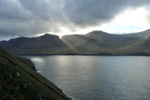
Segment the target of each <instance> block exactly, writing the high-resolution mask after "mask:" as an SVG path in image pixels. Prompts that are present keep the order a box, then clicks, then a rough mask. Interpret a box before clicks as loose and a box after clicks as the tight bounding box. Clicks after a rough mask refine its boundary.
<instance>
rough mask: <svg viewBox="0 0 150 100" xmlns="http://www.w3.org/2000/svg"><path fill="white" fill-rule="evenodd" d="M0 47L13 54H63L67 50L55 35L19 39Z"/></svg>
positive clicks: (2, 44) (6, 42) (2, 43)
mask: <svg viewBox="0 0 150 100" xmlns="http://www.w3.org/2000/svg"><path fill="white" fill-rule="evenodd" d="M0 46H1V47H3V48H5V49H6V50H8V51H9V52H11V53H14V54H65V53H66V52H67V53H68V52H70V51H69V50H70V49H69V48H68V47H67V46H66V45H65V44H64V43H63V42H62V40H61V39H60V38H59V37H58V36H56V35H50V34H45V35H43V36H40V37H34V38H26V37H19V38H15V39H11V40H9V41H2V42H0Z"/></svg>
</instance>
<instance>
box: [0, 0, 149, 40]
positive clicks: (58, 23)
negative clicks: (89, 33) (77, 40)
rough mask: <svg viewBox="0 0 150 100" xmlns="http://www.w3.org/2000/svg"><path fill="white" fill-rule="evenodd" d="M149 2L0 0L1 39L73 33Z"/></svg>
mask: <svg viewBox="0 0 150 100" xmlns="http://www.w3.org/2000/svg"><path fill="white" fill-rule="evenodd" d="M149 5H150V1H149V0H32V1H31V0H0V37H1V38H5V37H15V36H34V35H36V34H39V33H44V32H55V33H56V32H58V33H59V32H60V31H61V27H66V28H68V29H70V30H72V31H75V30H76V29H78V28H84V27H89V26H95V25H97V24H102V23H105V22H108V21H110V20H111V19H112V18H113V17H114V16H115V15H116V14H118V13H120V12H121V11H123V10H125V9H126V8H128V7H130V8H136V7H141V6H147V7H148V6H149Z"/></svg>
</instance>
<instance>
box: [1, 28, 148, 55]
mask: <svg viewBox="0 0 150 100" xmlns="http://www.w3.org/2000/svg"><path fill="white" fill-rule="evenodd" d="M149 44H150V29H149V30H146V31H143V32H139V33H132V34H122V35H116V34H109V33H106V32H103V31H93V32H90V33H88V34H86V35H65V36H63V37H62V38H61V39H59V37H58V36H56V35H48V34H46V35H43V36H40V37H35V38H25V37H24V38H23V37H22V38H16V39H11V40H9V41H1V42H0V46H2V47H3V48H5V49H6V50H8V51H10V52H12V53H14V54H92V55H93V54H99V55H110V54H111V55H132V54H133V55H138V54H144V55H146V54H150V45H149Z"/></svg>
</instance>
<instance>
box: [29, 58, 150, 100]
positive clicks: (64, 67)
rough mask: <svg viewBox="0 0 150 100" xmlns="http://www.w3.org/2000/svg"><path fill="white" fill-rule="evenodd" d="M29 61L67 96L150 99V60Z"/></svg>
mask: <svg viewBox="0 0 150 100" xmlns="http://www.w3.org/2000/svg"><path fill="white" fill-rule="evenodd" d="M28 58H30V59H32V60H33V62H34V64H35V65H36V67H37V69H38V70H40V71H41V72H40V73H41V74H42V75H44V76H45V77H47V78H48V79H49V80H51V81H53V82H54V83H55V84H56V85H58V86H59V87H60V88H61V89H63V91H64V92H65V93H67V94H68V95H70V96H73V97H74V98H77V99H79V100H149V99H150V96H149V94H150V57H142V56H28ZM35 58H36V60H35ZM37 58H38V59H37ZM39 59H40V60H39Z"/></svg>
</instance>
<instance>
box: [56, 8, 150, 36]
mask: <svg viewBox="0 0 150 100" xmlns="http://www.w3.org/2000/svg"><path fill="white" fill-rule="evenodd" d="M146 17H148V12H147V10H146V8H145V7H140V8H137V9H132V8H130V9H127V10H125V11H124V12H121V13H120V14H118V15H116V16H115V18H114V19H112V20H111V22H109V23H105V24H102V25H97V26H95V27H86V28H83V29H78V31H75V32H72V31H70V30H69V29H67V28H65V27H61V31H62V32H61V33H59V34H58V35H59V36H60V37H61V36H63V35H66V34H86V33H88V32H91V31H93V30H102V31H105V32H109V33H115V34H122V33H133V32H140V31H144V30H146V29H149V28H150V25H149V23H148V21H147V20H146V19H147V18H146Z"/></svg>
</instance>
